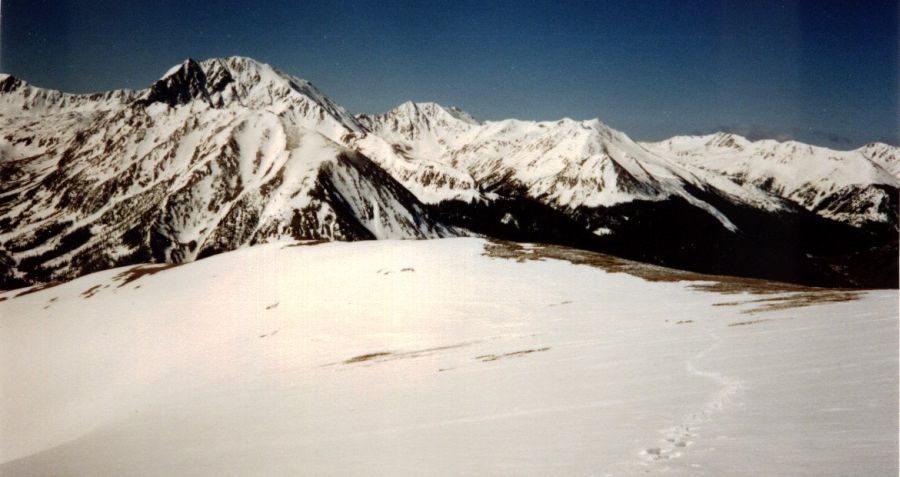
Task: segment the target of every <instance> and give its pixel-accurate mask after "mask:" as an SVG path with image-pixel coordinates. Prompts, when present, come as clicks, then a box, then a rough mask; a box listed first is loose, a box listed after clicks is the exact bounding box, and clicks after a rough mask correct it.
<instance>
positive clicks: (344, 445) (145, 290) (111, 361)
mask: <svg viewBox="0 0 900 477" xmlns="http://www.w3.org/2000/svg"><path fill="white" fill-rule="evenodd" d="M486 246H488V244H487V243H486V242H484V241H483V240H479V239H451V240H430V241H370V242H356V243H327V244H321V245H299V244H298V245H294V244H293V243H289V242H280V243H273V244H268V245H263V246H257V247H250V248H245V249H240V250H238V251H234V252H229V253H225V254H220V255H217V256H214V257H210V258H207V259H203V260H200V261H197V262H194V263H190V264H185V265H181V266H178V267H173V268H167V269H152V270H150V271H156V272H157V273H155V274H146V275H143V276H140V277H139V278H137V279H135V280H134V281H130V282H127V283H126V282H125V279H124V278H123V276H124V274H127V272H129V271H131V272H135V269H132V268H124V269H117V270H109V271H104V272H99V273H96V274H92V275H88V276H85V277H82V278H79V279H77V280H74V281H71V282H67V283H64V284H61V285H58V286H55V287H51V288H47V289H44V290H41V291H36V292H34V293H30V294H25V295H21V294H22V292H23V290H16V291H11V292H6V293H4V294H2V295H0V299H2V298H5V300H3V301H0V362H2V363H3V365H2V366H0V387H2V389H3V396H4V400H3V401H2V405H0V439H2V440H0V462H2V463H0V474H3V475H9V476H16V475H47V474H52V475H122V474H128V475H211V474H212V475H218V474H237V475H247V474H255V475H272V474H298V473H302V474H310V475H354V474H356V475H359V474H364V475H373V474H375V475H385V474H390V475H398V474H399V475H420V474H422V473H428V474H441V475H458V474H469V475H471V474H481V475H484V474H487V475H496V474H504V475H548V474H556V475H559V474H565V475H637V474H640V475H644V474H646V473H649V474H658V473H666V474H669V475H711V476H717V475H791V476H794V475H811V476H812V475H848V474H852V475H896V474H897V463H898V454H897V449H898V433H897V427H896V426H897V420H896V419H897V407H896V406H897V400H898V395H897V384H898V369H897V351H898V348H897V347H898V344H897V334H898V294H897V291H896V290H885V291H870V292H859V296H858V297H857V298H858V299H857V300H854V301H834V302H826V301H823V300H820V301H819V302H816V303H815V304H812V305H811V306H807V307H799V308H777V307H776V308H775V309H769V310H766V308H765V307H766V305H767V304H778V303H782V302H779V301H762V302H760V301H759V300H761V299H767V298H768V299H771V298H772V296H771V295H766V296H763V297H760V296H757V295H752V294H749V293H747V292H744V293H740V294H736V295H722V294H718V293H712V292H710V291H703V290H701V289H698V288H696V286H695V285H698V283H697V282H677V281H675V282H673V281H666V280H663V281H646V280H644V279H641V278H638V277H636V276H632V275H628V274H625V273H610V272H607V271H604V270H602V269H599V268H594V267H590V266H583V265H572V264H570V263H568V262H562V261H556V260H543V261H517V260H512V259H504V258H492V257H488V256H485V255H484V251H485V247H486ZM540 250H541V248H540V247H526V248H524V251H523V253H526V254H539V253H540ZM148 267H159V266H158V265H151V266H148ZM654 270H657V271H659V270H658V269H654ZM117 277H118V278H117ZM710 279H711V278H710ZM699 284H700V285H702V283H699ZM782 293H786V292H782ZM828 293H836V292H830V291H820V292H815V293H814V294H828ZM19 295H21V296H19ZM775 296H776V297H778V296H782V295H775ZM817 296H818V295H817ZM823 296H824V295H823Z"/></svg>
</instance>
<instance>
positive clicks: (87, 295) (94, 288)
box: [81, 285, 103, 299]
mask: <svg viewBox="0 0 900 477" xmlns="http://www.w3.org/2000/svg"><path fill="white" fill-rule="evenodd" d="M101 288H103V285H94V286H92V287H90V288H88V289H87V290H85V291H84V292H82V293H81V297H82V298H84V299H88V298H90V297H92V296H94V295H96V294H97V293H99V292H100V289H101Z"/></svg>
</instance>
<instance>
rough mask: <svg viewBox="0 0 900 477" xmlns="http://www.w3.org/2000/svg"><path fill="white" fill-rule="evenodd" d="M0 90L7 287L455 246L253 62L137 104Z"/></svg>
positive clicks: (337, 112) (326, 117)
mask: <svg viewBox="0 0 900 477" xmlns="http://www.w3.org/2000/svg"><path fill="white" fill-rule="evenodd" d="M3 84H4V85H5V86H4V90H3V93H2V95H0V98H2V100H0V103H2V104H4V107H3V109H2V110H0V121H2V122H0V124H2V144H0V151H2V153H3V158H2V162H0V167H2V169H0V170H2V176H3V182H2V184H0V201H2V202H0V223H2V224H3V226H2V229H0V243H2V250H0V254H2V256H0V258H4V259H5V260H6V261H7V262H10V261H12V262H15V263H16V265H15V267H14V268H13V269H12V270H9V269H7V270H6V271H5V275H6V277H4V278H6V279H7V280H10V281H15V280H16V279H18V280H24V281H35V280H40V281H46V280H56V279H64V278H72V277H74V276H77V275H80V274H82V273H84V272H87V271H92V270H98V269H103V268H108V267H111V266H116V265H122V264H127V263H136V262H142V261H149V260H157V261H184V260H192V259H195V258H196V257H199V256H203V255H208V254H211V253H216V252H219V251H223V250H230V249H234V248H236V247H239V246H242V245H246V244H255V243H261V242H266V241H268V240H271V239H275V238H279V237H283V236H291V237H294V238H299V239H340V240H350V239H363V238H425V237H439V236H444V235H448V234H451V233H452V232H451V231H450V229H448V228H446V227H443V226H441V225H440V224H437V223H435V222H434V221H433V220H431V219H430V218H429V216H428V214H427V212H426V211H425V210H424V208H423V206H422V204H421V203H420V202H419V201H418V200H417V199H416V198H415V197H414V196H413V195H412V194H411V193H409V191H407V190H406V189H405V188H404V187H403V186H401V185H400V184H398V183H397V182H396V181H395V180H394V179H392V178H391V176H390V175H388V174H386V173H385V172H384V171H383V170H382V169H381V168H379V167H378V166H377V165H375V164H374V163H372V162H371V161H370V160H369V159H367V158H366V157H364V156H363V155H361V154H359V153H358V152H357V151H355V150H352V149H348V148H346V147H344V146H342V145H341V144H340V143H339V142H338V141H339V140H340V138H341V136H343V135H345V134H347V132H348V131H349V132H360V131H362V126H361V125H360V124H359V123H358V122H357V121H356V120H355V119H354V118H353V117H352V116H351V115H350V114H348V113H347V112H346V111H345V110H344V109H342V108H341V107H339V106H337V105H335V104H334V103H332V102H331V101H330V100H329V99H328V98H326V97H325V96H324V95H322V94H321V93H319V92H318V91H317V90H316V89H315V88H314V87H313V86H312V85H311V84H309V83H308V82H306V81H304V80H301V79H298V78H294V77H292V76H289V75H286V74H284V73H281V72H279V71H277V70H275V69H273V68H271V67H269V66H267V65H264V64H261V63H258V62H255V61H253V60H250V59H246V58H226V59H214V60H208V61H204V62H202V63H197V62H195V61H193V60H188V61H185V62H184V63H183V64H181V65H178V66H177V67H175V68H173V69H171V70H170V71H169V72H168V73H166V75H164V76H163V77H162V78H161V79H160V80H159V81H157V82H156V83H155V84H154V85H153V86H151V87H150V88H148V89H146V90H143V91H136V92H113V93H109V94H104V95H89V96H76V95H66V94H61V93H56V92H48V91H45V90H41V89H39V88H35V87H33V86H30V85H27V84H26V83H24V82H22V81H21V80H17V79H12V78H11V77H6V78H5V79H4V80H3ZM6 86H8V87H6ZM22 105H28V106H27V107H24V106H22Z"/></svg>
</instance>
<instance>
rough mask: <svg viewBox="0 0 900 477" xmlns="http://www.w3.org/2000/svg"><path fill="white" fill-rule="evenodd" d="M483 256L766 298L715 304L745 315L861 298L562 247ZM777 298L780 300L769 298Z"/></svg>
mask: <svg viewBox="0 0 900 477" xmlns="http://www.w3.org/2000/svg"><path fill="white" fill-rule="evenodd" d="M484 255H486V256H488V257H494V258H504V259H509V260H515V261H517V262H526V261H529V260H535V261H543V260H562V261H566V262H570V263H573V264H575V265H587V266H590V267H595V268H599V269H601V270H604V271H606V272H609V273H627V274H629V275H632V276H635V277H638V278H642V279H644V280H646V281H649V282H696V283H690V284H689V285H688V286H689V287H690V288H692V289H695V290H700V291H704V292H710V293H718V294H722V295H738V294H745V293H746V294H749V295H757V296H758V295H762V296H764V298H757V299H750V300H737V301H731V302H723V303H716V304H715V305H716V306H736V305H747V304H749V305H753V306H754V307H753V308H750V309H747V310H742V313H757V312H765V311H776V310H784V309H789V308H801V307H805V306H811V305H816V304H820V303H835V302H842V301H853V300H857V299H859V298H861V297H862V294H863V292H862V291H859V290H848V289H840V288H816V287H808V286H803V285H794V284H791V283H781V282H775V281H769V280H761V279H757V278H743V277H731V276H725V275H704V274H702V273H697V272H690V271H685V270H676V269H673V268H666V267H661V266H659V265H651V264H647V263H641V262H635V261H632V260H627V259H624V258H619V257H613V256H611V255H605V254H602V253H597V252H589V251H587V250H579V249H575V248H569V247H563V246H559V245H544V244H534V245H529V246H528V248H525V247H524V246H523V245H522V244H519V243H516V242H507V241H500V240H491V241H489V242H488V243H487V245H486V246H485V249H484ZM767 295H778V296H767Z"/></svg>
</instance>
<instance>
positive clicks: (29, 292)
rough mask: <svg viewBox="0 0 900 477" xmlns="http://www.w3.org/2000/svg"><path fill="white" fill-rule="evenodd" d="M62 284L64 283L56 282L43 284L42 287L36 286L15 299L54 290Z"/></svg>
mask: <svg viewBox="0 0 900 477" xmlns="http://www.w3.org/2000/svg"><path fill="white" fill-rule="evenodd" d="M61 283H62V282H57V281H54V282H49V283H42V284H40V285H35V286H33V287H31V288H29V289H27V290H25V291H23V292H22V293H19V294H18V295H16V296H15V298H19V297H20V296H25V295H30V294H32V293H37V292H39V291H41V290H46V289H48V288H53V287H55V286H56V285H59V284H61Z"/></svg>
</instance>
